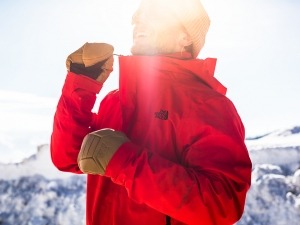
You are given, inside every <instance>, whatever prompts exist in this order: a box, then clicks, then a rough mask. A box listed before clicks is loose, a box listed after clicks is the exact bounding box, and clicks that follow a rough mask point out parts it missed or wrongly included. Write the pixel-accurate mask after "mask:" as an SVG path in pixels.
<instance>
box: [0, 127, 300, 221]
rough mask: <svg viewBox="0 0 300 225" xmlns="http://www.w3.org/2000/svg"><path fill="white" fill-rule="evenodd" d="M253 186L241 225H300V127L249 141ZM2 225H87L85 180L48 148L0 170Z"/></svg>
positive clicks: (1, 166)
mask: <svg viewBox="0 0 300 225" xmlns="http://www.w3.org/2000/svg"><path fill="white" fill-rule="evenodd" d="M246 144H247V146H248V149H249V152H250V157H251V159H252V162H253V172H252V186H251V189H250V191H249V193H248V196H247V202H246V206H245V213H244V215H243V217H242V218H241V220H240V221H239V222H238V223H237V224H238V225H270V224H271V225H296V224H297V225H298V224H299V221H300V169H299V168H300V127H293V128H291V129H286V130H280V131H275V132H272V133H269V134H266V135H262V136H260V137H255V138H249V139H248V140H247V141H246ZM0 171H1V173H0V224H1V225H14V224H18V225H25V224H26V225H27V224H31V225H46V224H48V225H57V224H63V225H83V224H84V214H85V175H72V174H68V173H62V172H59V171H58V170H57V169H56V168H55V167H54V166H53V165H52V163H51V160H50V153H49V146H48V145H43V146H39V147H38V152H37V153H36V154H35V155H33V156H31V157H29V158H28V159H25V160H23V161H22V162H21V163H13V164H12V163H11V164H0Z"/></svg>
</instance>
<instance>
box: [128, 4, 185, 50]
mask: <svg viewBox="0 0 300 225" xmlns="http://www.w3.org/2000/svg"><path fill="white" fill-rule="evenodd" d="M154 2H156V3H154ZM157 2H159V1H151V0H148V1H147V0H146V1H143V3H142V4H141V5H140V7H139V8H138V10H137V11H136V12H135V14H134V15H133V18H132V24H133V26H134V28H133V45H132V48H131V53H132V54H133V55H155V54H170V53H175V52H180V51H181V49H180V47H179V45H178V38H177V37H178V34H179V32H180V31H181V26H180V24H179V23H178V22H176V20H175V19H174V18H173V16H172V15H171V14H170V12H168V11H166V10H165V7H160V6H159V3H157Z"/></svg>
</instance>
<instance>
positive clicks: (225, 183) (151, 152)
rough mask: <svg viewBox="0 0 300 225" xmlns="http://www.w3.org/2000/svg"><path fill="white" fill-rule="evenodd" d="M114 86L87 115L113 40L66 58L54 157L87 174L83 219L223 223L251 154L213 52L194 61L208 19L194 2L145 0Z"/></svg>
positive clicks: (235, 214) (239, 200) (232, 216)
mask: <svg viewBox="0 0 300 225" xmlns="http://www.w3.org/2000/svg"><path fill="white" fill-rule="evenodd" d="M132 22H133V25H134V30H133V46H132V49H131V52H132V54H133V55H132V56H121V57H119V64H120V71H119V73H120V87H119V90H115V91H113V92H111V93H109V94H108V95H107V96H106V97H105V98H104V99H103V100H102V102H101V104H100V108H99V111H98V113H97V114H93V113H92V112H91V109H92V108H93V105H94V102H95V99H96V94H97V93H98V92H99V91H100V89H101V87H102V85H103V83H104V82H105V80H106V79H107V77H108V76H109V74H110V72H111V71H112V64H113V56H112V55H113V47H112V46H111V45H109V44H104V43H92V44H91V43H86V44H85V45H84V46H83V47H81V48H80V49H78V50H77V51H75V52H74V53H72V54H71V55H70V56H69V57H68V59H67V68H68V71H69V72H68V75H67V78H66V81H65V84H64V87H63V91H62V96H61V98H60V100H59V103H58V106H57V111H56V114H55V118H54V127H53V134H52V139H51V155H52V160H53V163H54V164H55V165H56V167H57V168H58V169H60V170H62V171H68V172H73V173H87V174H89V175H88V179H87V208H86V210H87V212H86V213H87V215H86V221H87V224H88V225H102V224H103V225H111V224H114V225H135V224H139V225H141V224H145V225H166V224H168V225H183V224H189V225H196V224H197V225H212V224H218V225H228V224H234V223H235V222H236V221H238V220H239V218H240V217H241V215H242V213H243V209H244V204H245V197H246V193H247V191H248V189H249V187H250V176H251V161H250V159H249V156H248V152H247V149H246V147H245V144H244V127H243V124H242V122H241V120H240V118H239V116H238V114H237V112H236V109H235V107H234V105H233V104H232V103H231V101H230V100H229V99H228V98H226V97H225V92H226V89H225V87H224V86H222V85H221V84H220V83H219V82H218V81H217V80H216V79H215V78H214V76H213V75H214V68H215V62H216V61H215V60H214V59H206V60H200V59H196V57H197V56H198V54H199V52H200V50H201V48H202V47H203V45H204V42H205V36H206V33H207V31H208V27H209V23H210V21H209V18H208V16H207V13H206V12H205V10H204V8H203V6H202V5H201V3H200V2H199V1H198V0H164V1H161V0H143V1H142V2H141V4H140V6H139V8H138V10H137V11H136V13H135V14H134V16H133V21H132Z"/></svg>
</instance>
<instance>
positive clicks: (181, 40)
mask: <svg viewBox="0 0 300 225" xmlns="http://www.w3.org/2000/svg"><path fill="white" fill-rule="evenodd" d="M192 43H193V42H192V39H191V37H190V36H189V35H188V34H187V33H185V32H180V34H179V36H178V44H179V45H180V47H181V48H184V47H187V46H189V45H191V44H192Z"/></svg>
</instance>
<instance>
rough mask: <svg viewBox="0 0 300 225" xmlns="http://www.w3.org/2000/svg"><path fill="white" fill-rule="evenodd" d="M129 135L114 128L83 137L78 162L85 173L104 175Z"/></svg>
mask: <svg viewBox="0 0 300 225" xmlns="http://www.w3.org/2000/svg"><path fill="white" fill-rule="evenodd" d="M128 141H129V139H128V138H127V136H126V135H125V134H124V133H122V132H118V131H115V130H112V129H102V130H98V131H95V132H92V133H89V134H88V135H86V136H85V138H84V139H83V142H82V145H81V149H80V152H79V155H78V159H77V163H78V166H79V168H80V170H81V171H82V172H83V173H88V174H100V175H104V174H105V170H106V167H107V165H108V163H109V161H110V160H111V158H112V157H113V155H114V154H115V152H116V151H117V150H118V148H119V147H120V146H121V145H122V144H123V143H125V142H128Z"/></svg>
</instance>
